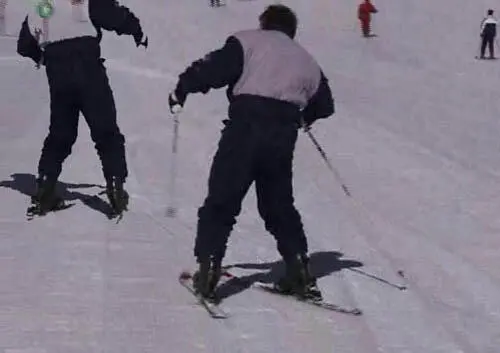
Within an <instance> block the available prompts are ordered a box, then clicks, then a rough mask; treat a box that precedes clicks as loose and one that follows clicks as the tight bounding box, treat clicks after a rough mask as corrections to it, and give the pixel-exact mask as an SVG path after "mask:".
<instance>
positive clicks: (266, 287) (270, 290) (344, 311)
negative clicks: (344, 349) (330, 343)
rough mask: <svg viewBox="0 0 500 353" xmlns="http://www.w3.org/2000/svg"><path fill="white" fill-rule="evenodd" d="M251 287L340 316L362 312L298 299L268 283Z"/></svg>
mask: <svg viewBox="0 0 500 353" xmlns="http://www.w3.org/2000/svg"><path fill="white" fill-rule="evenodd" d="M223 275H224V276H226V277H229V278H234V279H239V277H238V276H235V275H233V274H231V273H229V272H227V271H225V272H224V273H223ZM251 287H253V288H256V289H259V290H261V291H264V292H266V293H270V294H274V295H280V296H282V297H286V298H289V299H292V300H295V301H298V302H301V303H305V304H309V305H313V306H316V307H319V308H322V309H326V310H329V311H334V312H337V313H341V314H347V315H354V316H359V315H362V314H363V312H362V311H361V310H360V309H358V308H353V307H345V306H341V305H338V304H333V303H330V302H328V301H326V300H323V299H321V300H314V299H307V298H301V297H298V296H295V295H290V294H287V293H283V292H281V291H279V290H278V289H276V288H274V286H273V285H272V284H268V283H262V282H254V283H252V285H251Z"/></svg>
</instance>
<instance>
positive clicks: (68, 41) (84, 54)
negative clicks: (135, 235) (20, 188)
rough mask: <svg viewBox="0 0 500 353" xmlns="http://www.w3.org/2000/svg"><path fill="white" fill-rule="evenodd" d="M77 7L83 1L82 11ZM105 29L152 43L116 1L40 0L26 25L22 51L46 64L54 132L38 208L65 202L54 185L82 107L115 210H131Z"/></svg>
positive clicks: (41, 173)
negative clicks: (106, 59) (104, 43)
mask: <svg viewBox="0 0 500 353" xmlns="http://www.w3.org/2000/svg"><path fill="white" fill-rule="evenodd" d="M75 6H80V8H79V10H80V11H79V16H78V18H75V8H74V7H75ZM55 7H57V8H55ZM29 16H31V17H32V18H33V20H32V22H33V23H35V26H36V27H38V29H37V30H36V31H35V34H36V36H37V37H39V38H35V36H33V34H32V33H31V29H30V27H29V24H28V17H29ZM102 30H108V31H115V32H116V33H117V34H118V35H122V34H127V35H132V36H133V37H134V40H135V43H136V45H137V46H139V45H144V46H147V37H146V38H144V35H143V32H142V29H141V25H140V23H139V20H138V19H137V17H136V16H135V15H134V14H133V13H132V12H130V10H129V9H128V8H127V7H125V6H120V5H119V4H118V3H117V2H116V1H115V0H73V1H71V2H70V1H58V2H57V4H54V2H52V1H51V0H39V1H38V3H37V4H36V6H34V7H33V9H32V11H31V13H30V14H29V15H28V16H26V18H25V20H24V22H23V24H22V28H21V31H20V34H19V39H18V47H17V52H18V53H19V54H20V55H22V56H24V57H27V58H31V59H32V60H33V61H34V62H35V63H36V64H37V66H40V65H44V66H45V69H46V73H47V78H48V82H49V90H50V126H49V133H48V136H47V137H46V139H45V142H44V144H43V149H42V153H41V157H40V160H39V164H38V178H37V191H36V195H34V196H33V197H32V206H31V207H30V208H29V209H28V212H29V213H31V214H33V215H43V214H45V213H47V212H49V211H53V210H56V209H59V208H64V201H63V200H62V199H61V198H60V197H59V196H57V195H56V192H55V185H56V182H57V179H58V177H59V174H60V173H61V169H62V164H63V161H64V160H65V159H66V157H68V155H70V153H71V148H72V146H73V144H74V142H75V141H76V138H77V134H78V131H77V129H78V117H79V113H80V112H81V113H82V114H83V116H84V117H85V120H86V122H87V124H88V125H89V128H90V134H91V137H92V140H93V141H94V143H95V148H96V150H97V153H98V155H99V157H100V160H101V163H102V169H103V174H104V178H105V180H106V193H107V196H108V198H109V201H110V204H111V206H112V209H113V212H112V214H111V215H110V216H115V215H118V214H120V215H121V214H122V213H123V211H125V210H126V209H127V205H128V194H127V192H126V191H125V189H124V186H123V184H124V183H125V179H126V177H127V163H126V159H125V145H124V143H125V139H124V137H123V135H122V134H121V133H120V130H119V128H118V125H117V121H116V107H115V102H114V98H113V92H112V90H111V87H110V86H109V81H108V76H107V74H106V69H105V67H104V65H103V63H104V59H102V58H101V48H100V41H101V38H102ZM39 39H41V40H42V42H39Z"/></svg>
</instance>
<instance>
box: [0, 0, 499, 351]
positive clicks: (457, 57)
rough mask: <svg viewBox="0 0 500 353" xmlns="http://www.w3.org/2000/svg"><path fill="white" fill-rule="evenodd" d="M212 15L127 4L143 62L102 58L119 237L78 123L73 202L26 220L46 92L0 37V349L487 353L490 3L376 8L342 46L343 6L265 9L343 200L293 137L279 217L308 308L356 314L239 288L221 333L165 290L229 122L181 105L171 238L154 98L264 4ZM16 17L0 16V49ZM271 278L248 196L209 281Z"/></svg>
mask: <svg viewBox="0 0 500 353" xmlns="http://www.w3.org/2000/svg"><path fill="white" fill-rule="evenodd" d="M25 2H28V0H26V1H25ZM206 2H207V3H208V1H206ZM227 2H228V6H226V7H223V8H220V9H211V8H209V7H208V6H207V4H205V2H204V1H198V0H183V1H173V0H168V1H166V0H161V1H160V0H148V1H147V2H146V1H144V0H128V1H124V3H125V4H127V5H130V6H131V7H132V9H134V11H135V12H136V13H137V14H138V16H139V17H140V18H141V19H142V22H143V24H144V29H145V32H146V33H147V34H148V35H149V37H150V48H149V49H148V50H147V51H144V50H142V49H141V50H137V49H136V48H135V45H134V43H133V40H132V39H131V38H123V37H117V36H114V35H112V34H107V35H106V36H105V38H104V40H103V43H102V44H103V52H104V53H103V55H104V56H105V57H106V58H107V59H108V60H107V62H106V65H107V67H108V72H109V75H110V79H111V84H112V86H113V89H114V92H115V98H116V102H117V108H118V112H119V121H120V126H121V129H122V131H123V133H124V134H125V136H126V138H127V155H128V162H129V172H130V178H129V180H128V183H127V185H128V189H129V191H130V193H131V196H132V199H131V202H132V203H131V210H130V211H129V212H128V213H127V214H126V216H125V218H124V219H123V221H122V222H121V223H120V224H118V225H117V224H115V223H114V222H110V221H109V220H107V219H106V217H105V216H104V215H103V213H102V212H101V210H102V207H103V205H102V203H100V202H98V200H97V199H96V198H90V197H91V196H92V195H96V194H97V193H98V192H99V191H101V188H100V186H102V184H103V178H102V175H101V172H100V165H99V163H98V159H97V156H96V154H95V151H94V149H93V146H92V142H91V140H90V137H89V133H88V128H87V127H86V125H85V124H84V122H83V119H82V122H81V126H80V128H81V133H80V137H79V139H78V141H77V143H76V144H75V146H74V149H73V154H72V155H71V157H70V158H68V160H67V161H66V163H65V167H64V171H63V174H62V175H61V179H60V180H61V182H62V183H63V184H62V185H61V187H62V188H63V189H64V188H65V189H66V191H65V196H66V197H67V198H68V199H72V200H75V202H76V203H77V205H76V206H75V207H73V208H71V209H69V210H66V211H63V212H61V213H58V214H52V215H49V216H47V217H45V218H42V219H37V220H34V221H31V222H27V221H26V220H25V217H24V213H25V210H26V207H27V205H28V202H29V198H28V197H27V196H26V194H28V193H30V192H32V191H33V189H34V185H33V184H34V177H35V173H36V165H37V162H38V157H39V153H40V147H41V144H42V142H43V138H44V137H45V134H46V132H47V128H48V114H49V110H48V109H49V106H48V90H47V83H46V78H45V74H44V72H43V71H42V70H41V71H36V70H34V69H33V66H32V65H31V63H30V62H28V61H27V60H22V59H21V58H18V57H17V56H16V53H15V40H13V39H10V38H0V80H1V81H0V83H1V84H0V107H1V114H0V186H1V187H0V200H1V205H2V207H0V352H2V353H89V352H103V353H129V352H134V353H138V352H141V353H149V352H154V353H156V352H179V353H181V352H182V353H192V352H217V353H219V352H228V353H235V352H249V353H257V352H289V353H296V352H297V353H298V352H316V353H327V352H335V353H351V352H352V353H374V352H384V353H403V352H405V353H406V352H408V353H409V352H411V353H437V352H439V353H452V352H453V353H455V352H466V353H494V352H498V347H499V346H500V333H499V332H500V305H499V304H498V301H499V298H500V274H499V272H498V268H499V267H500V250H499V249H500V220H499V218H498V216H497V212H498V211H499V210H500V192H499V190H500V181H499V180H500V123H499V121H500V104H499V103H498V99H497V97H496V95H495V93H496V92H497V91H498V88H497V87H498V77H499V76H500V66H499V65H500V64H499V62H498V61H496V62H495V61H487V62H479V61H476V60H474V56H475V55H476V52H477V50H478V48H477V46H478V40H479V34H478V28H479V21H480V20H481V18H482V16H483V14H484V12H485V10H486V9H487V8H488V7H490V6H494V4H493V2H491V1H485V0H476V1H466V0H455V1H454V2H453V5H451V6H450V4H449V2H447V3H446V4H445V2H444V1H441V2H442V4H440V3H441V2H437V1H435V0H420V1H410V2H408V1H405V2H402V1H399V0H378V1H377V2H376V3H375V5H376V6H377V7H378V8H379V10H380V13H379V14H377V15H376V17H375V23H374V31H375V32H376V33H377V34H379V37H377V38H373V39H370V40H365V39H363V38H361V37H360V33H359V29H358V28H357V23H356V20H355V10H356V4H355V3H353V2H349V4H347V3H344V2H341V1H338V2H333V1H327V0H309V1H299V0H290V1H284V2H285V3H287V4H290V5H292V7H293V8H294V9H296V11H297V13H298V16H299V19H300V21H301V30H300V33H299V36H298V40H299V41H300V42H301V43H303V44H304V46H306V47H307V48H308V49H309V50H310V51H311V52H312V53H313V54H314V55H315V56H316V57H317V58H318V61H319V62H320V63H321V65H322V66H323V68H324V70H325V72H326V74H327V76H328V77H329V78H330V80H331V84H332V88H333V91H334V95H335V97H336V103H337V114H335V116H334V117H333V118H332V119H329V120H325V121H322V122H320V123H318V124H317V125H316V126H315V127H314V130H313V132H314V133H315V134H316V136H317V138H318V140H319V141H320V143H321V144H322V145H323V146H324V148H325V150H326V152H327V153H328V155H329V156H330V157H331V159H332V161H333V163H334V165H335V166H336V167H337V168H338V169H339V171H340V172H341V174H342V176H343V178H344V179H345V180H346V183H347V184H348V186H349V187H350V188H351V191H352V193H353V195H354V199H355V202H354V203H353V202H351V200H349V199H348V198H346V197H345V196H344V195H343V194H342V190H341V189H340V188H339V186H338V185H337V184H336V182H335V179H334V178H333V175H332V174H330V172H329V170H328V169H327V168H326V166H325V165H324V164H323V162H322V160H321V159H320V157H319V155H318V153H317V152H316V150H315V149H314V147H313V146H312V144H311V143H310V141H309V140H308V139H307V136H306V135H303V136H301V137H300V139H299V142H298V146H297V152H296V168H295V176H296V178H295V186H296V199H297V206H298V208H299V209H300V210H301V212H302V214H303V218H304V223H305V226H306V230H307V232H308V234H309V239H310V245H311V252H312V262H313V264H312V265H313V270H314V271H315V272H316V273H317V274H318V275H320V276H321V278H320V281H319V284H320V286H321V287H322V288H323V290H324V293H325V297H327V298H328V299H330V300H332V301H335V302H337V303H340V304H345V305H355V306H358V307H360V308H361V309H363V310H364V313H365V315H364V316H361V317H354V318H353V317H346V316H342V315H339V314H331V313H327V312H324V311H321V310H319V309H311V308H307V307H304V306H303V305H301V304H300V303H293V302H289V301H286V300H283V299H281V298H276V297H272V296H269V295H266V294H264V293H259V292H256V291H254V290H250V289H248V290H245V291H243V292H241V293H233V294H234V295H232V296H230V297H229V298H227V299H226V302H225V307H226V308H227V309H228V310H229V311H230V312H231V313H232V315H233V317H232V318H231V319H230V320H228V321H213V320H211V319H210V318H208V317H207V315H206V313H205V312H204V311H203V310H202V309H200V308H199V307H198V306H196V305H195V304H194V300H193V299H192V298H191V297H190V296H188V295H186V293H185V290H184V289H183V288H182V287H181V286H179V285H178V283H177V279H176V276H177V274H178V273H179V271H180V270H181V269H183V268H192V267H193V266H194V263H193V258H192V244H193V240H194V233H195V224H196V210H197V207H198V206H199V205H200V204H201V202H202V201H203V198H204V196H205V191H206V178H207V175H208V168H209V163H210V158H211V156H212V155H213V153H214V151H215V148H216V144H217V139H218V137H219V131H220V129H221V127H222V124H221V120H222V119H223V118H224V117H225V111H226V107H227V104H226V102H225V99H224V92H223V91H219V92H215V93H212V94H211V95H208V96H203V95H196V96H190V97H189V98H188V101H187V105H186V109H185V110H184V112H183V114H182V116H181V119H182V121H181V125H180V135H181V137H180V157H181V160H180V163H179V180H178V184H177V185H178V196H179V198H178V203H179V208H180V213H179V215H178V217H177V218H176V219H169V218H166V217H165V207H166V205H167V203H168V201H169V200H168V198H167V185H168V176H169V162H170V161H169V158H170V154H169V151H170V141H171V134H172V121H171V120H170V119H169V114H168V113H167V108H166V106H167V104H166V96H167V94H168V91H169V90H170V89H171V88H172V86H173V85H174V84H175V77H176V75H177V74H178V73H179V72H181V71H182V70H183V69H184V67H185V66H186V65H187V64H189V63H190V62H191V61H192V60H194V59H196V58H198V57H201V56H203V55H204V53H205V52H206V51H208V50H210V49H213V48H215V47H217V46H219V45H221V44H222V43H223V41H224V39H225V37H226V36H227V35H228V34H230V33H231V32H232V31H236V30H239V29H244V28H251V27H254V26H255V25H256V23H257V20H256V18H257V16H258V14H259V13H260V12H261V11H262V10H263V9H264V7H265V6H266V5H267V2H265V1H261V0H254V1H243V0H242V1H237V0H227ZM22 3H23V2H22V1H13V0H12V1H10V2H9V5H8V7H7V29H8V30H9V31H10V32H11V33H17V31H18V28H19V25H20V23H21V21H22V17H23V12H22V9H21V5H22ZM277 260H278V256H277V253H276V251H275V245H274V242H273V240H272V238H271V237H270V236H269V235H268V234H267V233H266V232H265V231H264V228H263V225H262V222H261V221H260V220H259V218H258V216H257V212H256V209H255V197H254V194H253V192H251V194H250V195H249V196H248V198H247V199H246V200H245V207H244V211H243V213H242V215H241V216H240V218H239V223H238V226H237V228H236V229H235V231H234V233H233V236H232V238H231V241H230V247H229V251H228V254H227V257H226V259H225V262H226V264H247V266H245V267H250V268H249V269H239V270H238V271H239V273H242V274H252V273H254V272H263V273H265V270H266V269H268V268H271V266H272V263H273V262H275V261H277ZM252 267H254V268H257V269H252ZM356 271H362V272H363V273H365V274H363V273H360V272H356ZM398 271H403V272H404V276H405V278H402V277H401V276H399V275H398ZM367 275H374V276H378V277H381V278H382V279H385V280H387V281H389V282H391V283H395V284H404V285H407V286H408V290H407V291H400V290H398V289H396V288H394V287H392V286H390V285H388V284H384V283H382V282H380V281H377V280H375V279H373V278H370V277H368V276H367Z"/></svg>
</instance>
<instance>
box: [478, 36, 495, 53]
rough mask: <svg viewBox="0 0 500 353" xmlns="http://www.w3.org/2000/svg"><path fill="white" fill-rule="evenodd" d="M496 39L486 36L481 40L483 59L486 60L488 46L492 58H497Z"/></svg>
mask: <svg viewBox="0 0 500 353" xmlns="http://www.w3.org/2000/svg"><path fill="white" fill-rule="evenodd" d="M494 44H495V37H494V36H491V35H484V36H483V37H482V40H481V57H482V58H484V54H485V52H486V46H488V49H489V51H490V57H492V58H493V57H495V45H494Z"/></svg>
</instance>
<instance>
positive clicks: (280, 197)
mask: <svg viewBox="0 0 500 353" xmlns="http://www.w3.org/2000/svg"><path fill="white" fill-rule="evenodd" d="M259 20H260V29H256V30H247V31H241V32H237V33H235V34H233V35H231V36H230V37H229V38H228V39H227V40H226V43H225V45H224V46H223V47H222V48H221V49H218V50H215V51H213V52H211V53H209V54H208V55H206V56H205V57H204V58H203V59H200V60H198V61H195V62H194V63H192V64H191V66H190V67H189V68H187V70H186V71H184V73H182V74H181V75H180V76H179V81H178V83H177V86H176V89H175V91H174V92H173V93H171V94H170V96H169V105H170V108H171V111H172V112H176V111H179V110H180V109H181V107H182V106H183V105H184V103H185V100H186V97H187V95H188V94H190V93H195V92H202V93H207V92H208V91H209V90H210V89H216V88H222V87H225V86H228V90H227V96H228V99H229V103H230V104H229V114H228V115H229V119H227V120H225V121H224V124H225V127H224V129H223V131H222V137H221V139H220V141H219V146H218V150H217V153H216V154H215V156H214V159H213V163H212V167H211V171H210V177H209V180H208V195H207V197H206V199H205V201H204V204H203V205H202V207H200V209H199V211H198V229H197V236H196V241H195V248H194V255H195V257H196V258H197V262H198V263H199V270H198V271H197V273H196V275H195V279H194V284H195V287H196V288H197V290H198V292H199V293H201V294H202V295H203V296H205V297H206V298H209V299H214V291H215V287H216V285H217V282H218V280H219V278H220V272H221V264H222V259H223V257H224V255H225V251H226V244H227V240H228V237H229V235H230V232H231V230H232V228H233V226H234V224H235V223H236V220H235V218H236V217H237V216H238V214H239V213H240V210H241V203H242V200H243V198H244V197H245V195H246V193H247V191H248V189H249V187H250V185H251V184H252V183H253V182H255V189H256V193H257V199H258V205H257V206H258V210H259V214H260V216H261V217H262V219H263V220H264V223H265V226H266V229H267V230H268V231H269V232H270V233H271V234H272V235H273V236H274V237H275V239H276V242H277V248H278V252H279V253H280V255H281V256H282V258H283V260H284V262H285V264H286V275H285V277H284V278H283V279H282V280H280V281H279V282H278V283H276V286H277V288H278V289H280V290H281V291H284V292H287V293H293V294H296V295H299V296H307V297H314V298H321V292H320V291H319V289H318V288H317V286H316V281H315V279H314V278H313V277H312V276H311V274H310V272H309V267H308V247H307V239H306V236H305V233H304V229H303V225H302V221H301V217H300V215H299V213H298V211H297V210H296V208H295V206H294V197H293V187H292V159H293V153H294V148H295V142H296V139H297V132H298V129H299V128H300V127H301V126H303V127H304V128H309V126H310V125H311V124H312V123H313V122H314V121H315V120H316V119H321V118H327V117H329V116H330V115H332V114H333V113H334V102H333V98H332V94H331V91H330V88H329V85H328V80H327V78H326V77H325V76H324V74H323V72H322V70H321V68H320V67H319V66H318V64H317V63H316V61H315V60H314V59H313V57H312V56H311V55H310V54H309V53H308V52H307V51H306V50H305V49H304V48H302V47H301V46H300V45H299V44H298V43H297V42H295V41H294V40H293V38H294V37H295V33H296V30H297V18H296V16H295V14H294V13H293V12H292V10H290V9H289V8H288V7H286V6H284V5H271V6H269V7H268V8H267V9H266V10H265V11H264V12H263V13H262V14H261V15H260V17H259Z"/></svg>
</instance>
